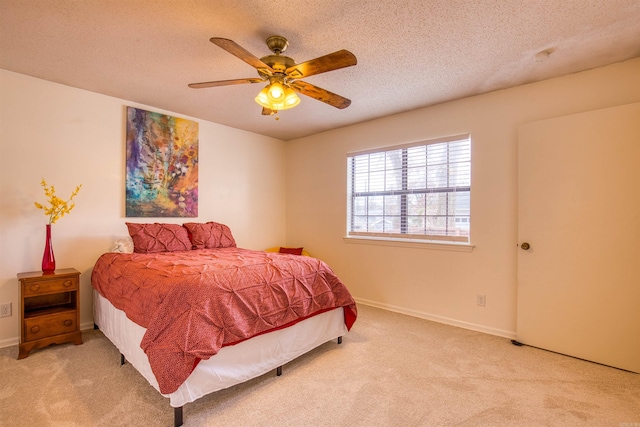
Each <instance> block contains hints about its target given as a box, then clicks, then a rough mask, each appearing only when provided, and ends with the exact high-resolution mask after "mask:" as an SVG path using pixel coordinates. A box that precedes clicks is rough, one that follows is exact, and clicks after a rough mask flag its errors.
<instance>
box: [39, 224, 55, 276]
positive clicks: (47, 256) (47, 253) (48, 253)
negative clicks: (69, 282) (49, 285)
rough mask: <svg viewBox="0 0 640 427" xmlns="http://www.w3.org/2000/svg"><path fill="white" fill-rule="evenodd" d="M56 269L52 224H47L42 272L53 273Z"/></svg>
mask: <svg viewBox="0 0 640 427" xmlns="http://www.w3.org/2000/svg"><path fill="white" fill-rule="evenodd" d="M55 270H56V258H55V257H54V256H53V246H52V245H51V224H47V240H45V242H44V255H43V256H42V272H43V273H45V274H52V273H53V272H54V271H55Z"/></svg>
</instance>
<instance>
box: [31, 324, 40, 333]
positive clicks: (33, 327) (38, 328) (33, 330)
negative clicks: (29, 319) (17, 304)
mask: <svg viewBox="0 0 640 427" xmlns="http://www.w3.org/2000/svg"><path fill="white" fill-rule="evenodd" d="M31 332H33V333H34V334H37V333H38V332H40V326H38V325H36V326H32V327H31Z"/></svg>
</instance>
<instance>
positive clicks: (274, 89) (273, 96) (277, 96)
mask: <svg viewBox="0 0 640 427" xmlns="http://www.w3.org/2000/svg"><path fill="white" fill-rule="evenodd" d="M267 94H268V96H269V100H270V101H271V102H282V101H283V100H284V87H283V86H282V84H281V83H279V82H274V83H271V84H270V85H269V89H268V92H267Z"/></svg>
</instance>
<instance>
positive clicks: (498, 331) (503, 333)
mask: <svg viewBox="0 0 640 427" xmlns="http://www.w3.org/2000/svg"><path fill="white" fill-rule="evenodd" d="M354 299H355V300H356V303H358V304H364V305H370V306H371V307H376V308H381V309H383V310H387V311H393V312H395V313H400V314H406V315H408V316H413V317H418V318H420V319H425V320H431V321H433V322H438V323H444V324H445V325H451V326H456V327H458V328H464V329H470V330H472V331H476V332H483V333H485V334H490V335H496V336H498V337H503V338H509V339H516V332H515V331H505V330H503V329H496V328H490V327H487V326H483V325H477V324H475V323H469V322H463V321H461V320H456V319H450V318H448V317H443V316H438V315H436V314H430V313H425V312H423V311H417V310H411V309H408V308H404V307H398V306H395V305H390V304H384V303H379V302H377V301H371V300H367V299H363V298H355V297H354Z"/></svg>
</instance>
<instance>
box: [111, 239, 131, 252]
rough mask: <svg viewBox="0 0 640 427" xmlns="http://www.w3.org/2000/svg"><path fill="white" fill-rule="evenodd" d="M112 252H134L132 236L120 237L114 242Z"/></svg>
mask: <svg viewBox="0 0 640 427" xmlns="http://www.w3.org/2000/svg"><path fill="white" fill-rule="evenodd" d="M111 252H120V253H124V254H130V253H132V252H133V239H131V237H125V238H122V239H118V240H116V241H115V242H114V244H113V249H111Z"/></svg>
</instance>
